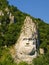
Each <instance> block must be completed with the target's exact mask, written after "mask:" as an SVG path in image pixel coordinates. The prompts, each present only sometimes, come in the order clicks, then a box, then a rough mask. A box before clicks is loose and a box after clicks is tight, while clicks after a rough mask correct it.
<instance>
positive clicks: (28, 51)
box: [15, 16, 39, 63]
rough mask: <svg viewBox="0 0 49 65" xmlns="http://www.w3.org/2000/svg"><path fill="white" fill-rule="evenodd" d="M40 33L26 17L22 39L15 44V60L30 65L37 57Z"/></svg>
mask: <svg viewBox="0 0 49 65" xmlns="http://www.w3.org/2000/svg"><path fill="white" fill-rule="evenodd" d="M37 41H38V31H37V26H36V24H35V23H34V22H33V21H32V19H31V18H30V17H29V16H26V19H25V20H24V25H23V26H22V30H21V34H20V37H19V39H18V41H17V43H16V44H15V52H16V53H15V56H16V57H15V60H16V61H17V62H20V61H26V62H28V63H30V62H31V61H32V60H33V58H36V57H37V54H38V53H37V44H39V43H38V42H37Z"/></svg>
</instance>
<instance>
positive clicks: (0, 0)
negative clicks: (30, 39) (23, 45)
mask: <svg viewBox="0 0 49 65" xmlns="http://www.w3.org/2000/svg"><path fill="white" fill-rule="evenodd" d="M27 16H28V17H30V18H31V19H32V21H33V22H34V23H35V24H36V26H37V28H38V39H39V43H40V45H39V47H38V53H39V49H40V48H42V49H43V50H44V55H40V54H39V57H37V58H36V59H35V60H34V65H40V63H41V64H42V65H48V64H49V61H48V60H49V24H47V23H45V22H44V21H43V20H41V19H40V18H34V17H32V16H30V15H28V14H26V13H23V12H21V11H20V10H18V9H17V7H15V6H10V5H9V4H8V1H7V0H0V65H5V64H6V65H16V63H15V62H14V59H13V58H12V56H11V53H10V52H9V51H10V49H11V48H13V46H14V45H15V44H16V43H17V40H18V39H19V37H20V34H21V30H22V26H23V25H24V20H25V19H26V17H27ZM27 20H28V18H27ZM29 23H30V25H28V23H27V24H26V26H27V25H28V26H30V27H31V26H32V23H31V21H30V22H29ZM32 29H33V28H32ZM26 31H27V33H28V35H30V34H31V33H32V32H31V31H28V29H27V30H26ZM27 33H26V34H27ZM11 50H12V49H11ZM26 51H27V50H26ZM26 51H25V53H27V52H26ZM43 60H44V61H43ZM38 61H39V62H38ZM42 61H43V62H42ZM23 64H24V65H27V63H25V62H22V63H21V62H20V64H19V65H23Z"/></svg>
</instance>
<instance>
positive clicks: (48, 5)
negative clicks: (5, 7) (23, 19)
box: [8, 0, 49, 23]
mask: <svg viewBox="0 0 49 65" xmlns="http://www.w3.org/2000/svg"><path fill="white" fill-rule="evenodd" d="M8 1H9V4H10V5H14V6H16V7H17V8H18V9H19V10H21V11H22V12H25V13H28V14H30V15H31V16H33V17H35V18H41V19H42V20H43V21H45V22H46V23H49V0H8Z"/></svg>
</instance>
